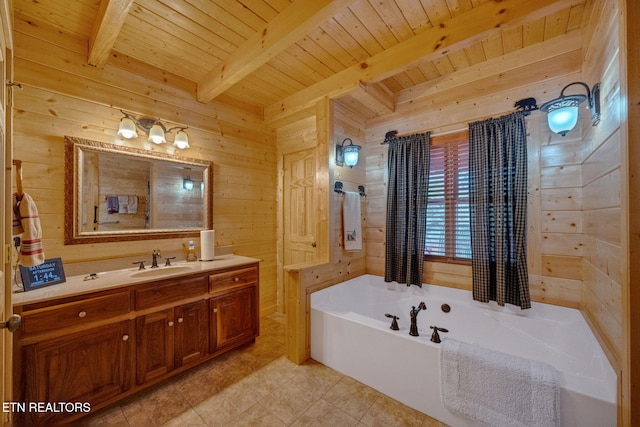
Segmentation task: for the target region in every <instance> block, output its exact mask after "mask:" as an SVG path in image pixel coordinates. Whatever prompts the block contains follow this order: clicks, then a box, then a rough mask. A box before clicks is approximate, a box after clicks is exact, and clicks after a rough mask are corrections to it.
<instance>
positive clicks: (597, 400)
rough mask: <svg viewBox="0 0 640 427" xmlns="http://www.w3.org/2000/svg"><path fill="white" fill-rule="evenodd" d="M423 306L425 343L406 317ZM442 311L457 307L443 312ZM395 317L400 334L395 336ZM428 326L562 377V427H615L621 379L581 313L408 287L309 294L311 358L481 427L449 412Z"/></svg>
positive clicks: (351, 284)
mask: <svg viewBox="0 0 640 427" xmlns="http://www.w3.org/2000/svg"><path fill="white" fill-rule="evenodd" d="M421 301H424V302H425V303H426V306H427V309H426V310H422V311H420V313H419V314H418V318H417V324H418V332H419V334H420V336H419V337H414V336H410V335H409V325H410V319H409V311H410V310H411V307H412V306H418V304H419V303H420V302H421ZM442 304H448V305H449V306H450V307H451V310H450V312H449V313H445V312H443V310H442V309H441V306H442ZM386 313H389V314H392V315H396V316H398V317H399V319H398V324H399V327H400V330H398V331H394V330H391V329H390V325H391V319H389V318H387V317H385V314H386ZM430 326H439V327H442V328H446V329H448V330H449V332H448V333H440V337H441V338H442V339H443V340H444V339H445V338H447V337H450V338H452V339H456V340H458V341H462V342H466V343H469V344H477V345H479V346H482V347H486V348H489V349H492V350H495V351H500V352H503V353H507V354H511V355H515V356H519V357H524V358H527V359H531V360H537V361H541V362H545V363H548V364H550V365H552V366H553V367H555V368H556V369H557V371H558V374H559V375H558V376H559V379H558V381H559V385H560V421H561V425H562V426H576V427H586V426H597V427H604V426H615V425H616V419H617V418H616V417H617V408H616V406H617V403H616V401H617V393H616V387H617V386H616V384H617V379H616V375H615V373H614V371H613V369H612V368H611V365H610V364H609V362H608V360H607V358H606V356H605V355H604V353H603V351H602V349H601V348H600V346H599V344H598V342H597V341H596V339H595V337H594V335H593V333H592V332H591V330H590V329H589V327H588V326H587V324H586V322H585V320H584V318H583V317H582V315H581V313H580V312H579V311H578V310H575V309H571V308H565V307H558V306H553V305H549V304H541V303H535V302H534V303H532V308H531V309H528V310H521V309H520V308H519V307H514V306H506V307H500V306H498V305H497V304H496V303H495V302H492V303H490V304H483V303H479V302H476V301H473V300H472V297H471V292H469V291H464V290H459V289H453V288H447V287H442V286H434V285H423V286H422V288H419V287H417V286H410V287H407V286H406V285H400V284H397V283H385V282H384V280H383V278H382V277H379V276H373V275H363V276H360V277H356V278H354V279H351V280H349V281H346V282H343V283H340V284H337V285H334V286H331V287H329V288H326V289H323V290H321V291H318V292H315V293H313V294H312V295H311V357H312V358H313V359H314V360H316V361H318V362H320V363H322V364H324V365H326V366H329V367H331V368H333V369H335V370H337V371H339V372H341V373H343V374H345V375H348V376H350V377H352V378H355V379H356V380H358V381H360V382H362V383H364V384H367V385H369V386H371V387H373V388H375V389H377V390H378V391H380V392H382V393H384V394H386V395H387V396H390V397H392V398H394V399H396V400H398V401H400V402H402V403H404V404H406V405H408V406H410V407H412V408H414V409H417V410H419V411H421V412H423V413H425V414H427V415H429V416H431V417H433V418H436V419H438V420H440V421H442V422H443V423H446V424H448V425H451V426H473V425H476V424H475V423H474V422H473V421H472V420H471V419H469V418H467V417H465V416H462V415H460V414H457V413H454V412H451V411H449V410H448V409H446V408H445V406H444V405H443V403H442V399H441V387H440V348H441V344H435V343H433V342H431V340H430V338H431V332H432V330H431V329H430V328H429V327H430Z"/></svg>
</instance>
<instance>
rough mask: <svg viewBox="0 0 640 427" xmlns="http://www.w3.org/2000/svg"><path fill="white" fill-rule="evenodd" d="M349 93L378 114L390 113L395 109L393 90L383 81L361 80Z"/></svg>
mask: <svg viewBox="0 0 640 427" xmlns="http://www.w3.org/2000/svg"><path fill="white" fill-rule="evenodd" d="M349 95H350V96H351V97H352V98H353V99H355V100H357V101H358V102H360V103H361V104H363V105H365V106H366V107H367V108H368V109H369V110H371V111H373V112H374V113H376V114H390V113H393V111H394V110H395V101H394V96H393V92H391V90H389V88H388V87H387V86H386V85H385V84H384V83H382V82H380V83H362V82H360V84H359V85H358V87H357V88H356V89H355V90H354V91H352V92H350V93H349Z"/></svg>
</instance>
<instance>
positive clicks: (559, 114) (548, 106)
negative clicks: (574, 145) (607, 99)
mask: <svg viewBox="0 0 640 427" xmlns="http://www.w3.org/2000/svg"><path fill="white" fill-rule="evenodd" d="M573 85H581V86H583V87H584V88H585V89H586V90H587V94H586V95H582V94H576V95H565V94H564V91H565V90H566V89H567V88H568V87H569V86H573ZM585 100H587V101H588V103H587V109H588V110H591V125H592V126H596V125H597V124H598V123H600V83H596V84H595V85H593V88H592V89H589V86H587V85H586V84H585V83H582V82H573V83H569V84H568V85H566V86H565V87H564V88H563V89H562V91H561V92H560V97H559V98H556V99H553V100H551V101H549V102H545V103H544V104H542V105H541V106H540V110H542V111H543V112H545V113H547V122H548V123H549V129H551V130H552V131H553V132H555V133H559V134H560V135H562V136H565V135H566V134H567V132H569V131H570V130H571V129H573V128H574V127H575V125H576V123H578V106H579V105H580V104H582V103H583V102H584V101H585Z"/></svg>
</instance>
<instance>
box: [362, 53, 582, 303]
mask: <svg viewBox="0 0 640 427" xmlns="http://www.w3.org/2000/svg"><path fill="white" fill-rule="evenodd" d="M576 70H577V64H574V65H573V66H572V67H568V68H567V69H566V71H565V73H564V75H559V76H554V77H552V78H548V79H546V80H542V81H540V82H535V81H532V82H531V83H530V84H529V85H527V86H524V87H513V88H508V87H507V88H504V89H503V90H497V91H494V92H492V93H491V94H489V95H485V96H482V94H477V91H476V90H475V86H476V83H474V82H473V81H468V82H467V84H463V85H460V86H459V87H457V88H455V89H453V90H450V91H447V92H446V93H436V94H434V95H429V96H427V97H425V98H423V99H414V100H413V102H411V103H409V102H407V103H405V104H399V105H398V106H397V108H396V112H395V113H393V114H391V115H388V116H385V117H379V118H376V119H373V120H370V121H369V122H368V123H367V146H366V150H367V151H366V155H367V188H368V189H369V194H370V196H369V198H368V199H369V202H368V204H367V215H366V216H367V231H366V233H367V234H366V236H367V246H368V252H367V272H370V273H374V274H378V275H381V274H384V239H385V217H386V214H385V203H386V185H387V176H386V164H387V159H386V157H387V147H386V146H381V145H380V142H381V141H382V140H383V139H384V134H385V133H386V132H387V131H388V130H391V129H396V130H398V131H399V133H400V134H410V133H416V132H423V131H425V130H432V132H433V133H434V134H438V133H445V132H451V131H460V130H464V129H466V127H467V123H468V122H471V121H474V120H479V119H482V118H485V117H488V116H494V117H497V116H500V115H502V114H506V113H508V112H510V111H513V103H514V100H518V99H521V98H526V97H530V96H533V97H536V98H538V102H540V103H541V102H544V101H546V100H547V99H550V98H551V97H556V96H557V94H559V92H560V89H561V88H562V87H563V86H564V85H565V84H567V83H569V82H571V81H575V80H579V77H580V76H579V74H577V73H576ZM451 92H454V93H451ZM440 97H444V98H451V99H455V102H452V103H441V102H440ZM452 119H453V120H456V121H452ZM527 128H528V132H529V137H528V157H529V203H528V228H529V235H528V245H529V276H530V281H531V289H532V291H531V292H532V299H533V300H535V301H544V302H550V303H554V304H560V305H565V306H570V307H578V306H579V305H580V300H581V290H580V288H581V255H582V243H581V234H580V233H581V214H580V211H581V206H580V203H581V184H580V162H581V158H580V157H579V155H576V154H575V151H576V146H579V144H580V135H579V133H578V132H577V131H576V132H574V133H573V134H570V135H567V137H565V138H561V137H559V136H557V135H554V136H552V135H551V132H550V131H549V130H548V127H547V125H546V119H545V118H544V117H543V116H542V114H541V113H539V112H535V113H533V114H531V115H530V116H529V117H528V118H527ZM578 152H579V150H578ZM424 280H425V282H427V283H434V284H439V285H445V286H451V287H456V288H462V289H471V267H470V266H467V265H458V264H445V263H435V262H427V263H426V265H425V273H424Z"/></svg>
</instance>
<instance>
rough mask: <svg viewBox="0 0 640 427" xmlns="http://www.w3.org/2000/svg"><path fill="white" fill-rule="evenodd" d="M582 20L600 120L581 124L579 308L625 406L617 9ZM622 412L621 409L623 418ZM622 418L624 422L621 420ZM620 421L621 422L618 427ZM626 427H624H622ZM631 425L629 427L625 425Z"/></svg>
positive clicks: (608, 6) (598, 5)
mask: <svg viewBox="0 0 640 427" xmlns="http://www.w3.org/2000/svg"><path fill="white" fill-rule="evenodd" d="M588 12H589V13H587V14H586V19H587V25H585V34H584V42H583V46H584V47H583V54H584V58H585V59H584V68H583V81H584V82H586V83H588V84H589V85H593V84H594V83H596V82H600V85H601V94H600V99H601V104H602V105H601V108H602V119H601V121H600V124H599V125H598V126H597V127H592V126H589V122H590V118H589V117H588V116H589V115H588V114H586V115H585V116H587V117H584V118H583V119H584V120H583V123H584V122H585V121H586V122H587V123H586V125H585V126H584V130H585V132H584V144H583V162H582V167H581V170H582V193H583V203H582V205H583V243H584V248H583V254H584V256H583V260H582V279H583V283H584V286H583V295H582V301H583V307H584V311H585V313H586V316H587V318H588V320H589V321H590V322H591V325H592V328H593V329H595V330H596V331H597V336H598V338H599V339H600V341H601V342H603V343H604V344H605V348H606V349H608V350H609V358H610V359H611V360H612V364H613V366H614V369H616V371H617V372H618V374H619V376H620V377H621V378H622V384H621V385H622V390H620V392H619V401H621V400H622V402H621V403H622V406H623V407H627V408H628V406H629V401H628V399H629V396H628V393H627V392H624V391H623V390H625V388H626V387H628V381H629V374H630V373H629V372H627V371H626V368H625V365H624V363H623V355H624V353H625V352H626V345H627V344H626V338H625V336H624V334H623V322H624V320H623V315H624V314H625V311H624V310H623V287H624V286H629V282H628V280H625V271H626V270H627V268H628V262H629V260H627V259H626V253H627V251H626V249H624V248H623V244H624V242H626V241H627V239H626V238H625V237H624V234H625V233H627V230H626V229H625V228H624V226H623V224H624V223H625V220H624V218H625V215H626V213H625V212H624V211H623V209H622V204H623V189H624V188H626V181H627V179H628V177H627V176H625V175H623V173H622V170H623V169H622V168H621V166H622V160H623V156H624V155H625V154H623V152H624V147H625V146H626V142H625V139H626V133H625V132H623V131H622V128H621V125H622V123H623V122H624V121H626V117H625V114H626V113H625V107H624V106H623V104H622V103H623V102H624V99H625V98H626V95H625V94H623V93H621V92H620V88H621V81H620V79H621V65H623V64H624V61H623V58H622V57H621V52H620V45H621V44H622V45H623V46H624V43H621V40H622V39H621V37H624V34H620V31H621V28H620V22H619V3H618V2H611V1H607V0H595V1H593V2H592V7H591V9H590V10H589V11H588ZM624 411H625V410H624V409H623V412H624ZM623 418H626V416H625V415H623ZM623 418H621V419H620V422H622V420H623ZM622 425H627V424H622ZM629 425H630V424H629Z"/></svg>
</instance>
